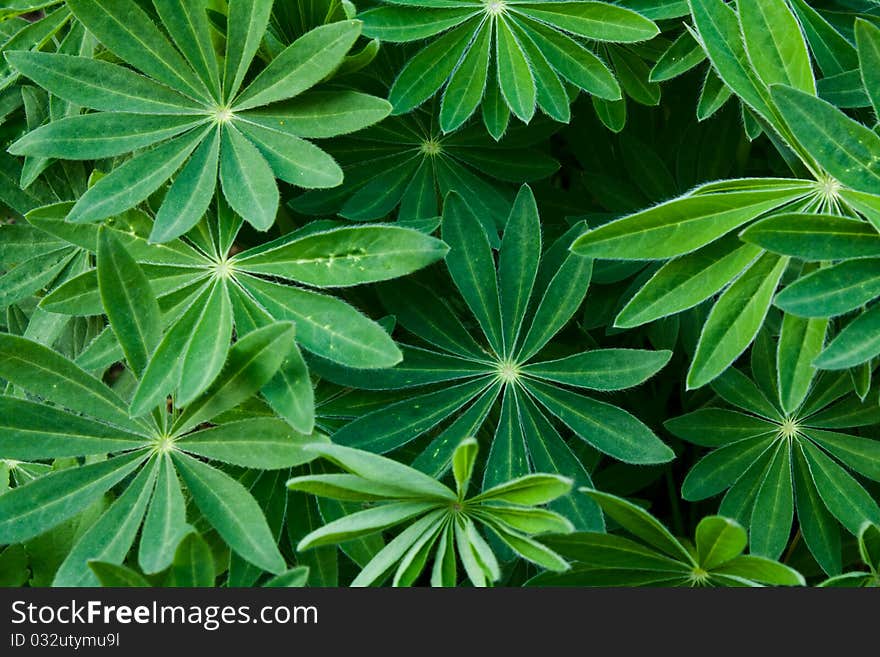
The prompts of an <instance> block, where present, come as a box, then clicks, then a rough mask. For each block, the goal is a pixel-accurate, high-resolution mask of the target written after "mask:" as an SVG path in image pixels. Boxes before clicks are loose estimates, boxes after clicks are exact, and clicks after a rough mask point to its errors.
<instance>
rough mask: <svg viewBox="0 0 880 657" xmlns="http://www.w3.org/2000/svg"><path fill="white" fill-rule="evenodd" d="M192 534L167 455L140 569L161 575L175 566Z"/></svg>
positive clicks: (148, 521)
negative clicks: (179, 548)
mask: <svg viewBox="0 0 880 657" xmlns="http://www.w3.org/2000/svg"><path fill="white" fill-rule="evenodd" d="M189 531H190V526H189V525H187V524H186V502H185V500H184V498H183V491H182V490H181V489H180V481H179V480H178V478H177V473H176V472H175V470H174V464H173V463H172V462H171V457H170V456H169V455H168V454H167V453H165V454H163V455H162V456H161V458H160V459H159V472H158V474H157V476H156V488H155V491H154V492H153V498H152V500H150V507H149V509H147V517H146V518H145V519H144V527H143V530H142V531H141V542H140V547H139V549H138V565H139V566H140V567H141V570H143V571H144V572H145V573H149V574H152V573H158V572H160V571H163V570H165V569H166V568H167V567H168V566H170V565H171V562H172V561H173V559H174V551H175V550H176V549H177V545H178V544H179V543H180V541H181V539H182V538H183V537H184V536H185V535H186V533H187V532H189Z"/></svg>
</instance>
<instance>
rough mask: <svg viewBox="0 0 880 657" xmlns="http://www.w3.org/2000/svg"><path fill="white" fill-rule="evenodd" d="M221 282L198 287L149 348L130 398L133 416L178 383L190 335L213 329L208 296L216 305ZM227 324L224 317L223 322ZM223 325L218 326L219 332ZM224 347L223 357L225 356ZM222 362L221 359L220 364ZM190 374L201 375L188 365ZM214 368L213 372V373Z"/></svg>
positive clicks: (137, 415) (148, 406)
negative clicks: (152, 346) (154, 343)
mask: <svg viewBox="0 0 880 657" xmlns="http://www.w3.org/2000/svg"><path fill="white" fill-rule="evenodd" d="M218 288H222V285H218V284H216V283H215V284H208V285H206V286H205V287H204V288H202V289H201V290H200V291H199V292H198V293H197V294H196V295H195V296H194V298H193V302H192V304H191V305H190V307H189V308H187V309H186V310H185V311H184V313H183V314H182V315H181V316H180V317H179V318H178V319H177V320H176V322H175V323H174V325H173V326H171V327H170V328H169V329H168V330H167V331H166V332H165V335H164V336H162V339H161V340H160V341H159V344H158V345H157V346H156V348H155V349H154V350H153V351H152V354H151V355H150V360H149V363H147V367H146V369H145V370H144V372H143V374H142V376H141V377H140V381H139V383H138V385H137V387H136V388H135V390H134V394H133V396H132V400H131V414H132V416H134V417H140V416H141V415H144V414H146V413H147V412H149V411H150V410H151V409H153V408H155V407H157V406H159V405H161V404H162V403H163V401H164V400H165V398H166V397H167V396H168V394H169V393H171V392H173V391H174V390H175V388H176V387H177V386H178V384H179V382H180V369H181V363H182V361H183V357H184V356H185V355H186V354H187V352H188V351H189V345H190V344H191V342H192V340H193V338H194V337H195V336H196V335H198V334H199V333H203V332H205V331H206V330H210V329H215V328H216V327H215V326H214V325H213V322H212V321H211V320H212V317H211V316H210V315H206V312H205V311H206V310H207V309H208V306H209V304H208V303H207V302H208V301H209V299H214V305H215V306H216V305H217V299H216V297H218V296H219V295H221V294H222V293H223V292H222V289H221V290H219V291H218ZM228 324H229V322H228V318H227V325H228ZM199 328H200V329H201V330H199ZM226 328H227V327H226V326H222V325H221V330H220V333H222V332H223V329H226ZM226 332H227V337H226V347H228V344H229V336H230V335H231V327H229V328H228V329H227V331H226ZM225 355H226V353H225V348H224V353H223V357H225ZM220 364H221V365H222V361H221V363H220ZM190 368H191V370H192V369H194V370H195V372H191V374H190V376H192V374H198V375H201V372H200V371H198V368H197V367H196V366H195V365H193V364H192V363H191V364H190ZM216 373H217V372H216V371H215V375H216Z"/></svg>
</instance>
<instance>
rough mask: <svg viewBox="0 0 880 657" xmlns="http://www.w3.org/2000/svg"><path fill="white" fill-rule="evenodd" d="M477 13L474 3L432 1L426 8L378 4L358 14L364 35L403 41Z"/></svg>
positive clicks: (425, 34) (426, 36)
mask: <svg viewBox="0 0 880 657" xmlns="http://www.w3.org/2000/svg"><path fill="white" fill-rule="evenodd" d="M404 4H405V3H404ZM479 13H480V7H478V6H474V5H471V6H470V7H460V6H456V3H448V4H445V5H443V4H440V5H433V6H431V8H430V11H425V10H423V9H421V8H420V7H419V6H403V7H401V6H392V7H378V8H376V9H370V10H368V11H365V12H364V13H362V14H358V18H361V19H362V20H363V21H364V36H367V37H370V38H371V39H379V40H380V41H388V42H391V43H404V42H407V41H419V40H421V39H426V38H428V37H431V36H434V35H435V34H439V33H440V32H443V31H445V30H448V29H449V28H450V27H455V26H456V25H458V24H460V23H463V22H464V21H466V20H467V19H468V18H471V17H472V16H476V15H477V14H479Z"/></svg>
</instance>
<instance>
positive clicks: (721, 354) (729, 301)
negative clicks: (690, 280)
mask: <svg viewBox="0 0 880 657" xmlns="http://www.w3.org/2000/svg"><path fill="white" fill-rule="evenodd" d="M787 266H788V259H787V258H781V257H779V256H777V255H773V254H765V255H763V256H761V258H760V259H759V260H757V261H756V262H755V263H754V264H752V265H751V266H750V267H749V268H748V269H746V271H745V272H744V273H743V274H742V275H741V276H740V277H739V278H738V279H737V280H736V281H734V282H733V284H732V285H731V286H730V287H729V288H727V290H726V291H725V292H724V293H723V294H722V295H721V296H720V297H719V298H718V302H717V303H716V304H715V306H714V307H713V308H712V311H711V312H710V313H709V317H708V318H707V319H706V324H705V325H704V326H703V330H702V333H701V334H700V341H699V344H698V345H697V351H696V354H694V360H693V363H691V367H690V370H689V371H688V377H687V386H688V388H689V389H691V390H693V389H695V388H700V387H702V386H704V385H706V384H707V383H709V382H710V381H712V380H713V379H715V378H717V377H718V376H719V375H720V374H721V373H722V372H724V370H726V369H727V368H728V367H729V366H730V365H731V363H733V361H735V360H736V359H737V357H738V356H739V355H740V354H741V353H742V352H743V351H745V350H746V349H747V348H748V346H749V344H751V342H752V340H753V339H754V338H755V336H756V335H757V334H758V331H759V330H760V328H761V325H762V324H763V323H764V318H765V317H766V316H767V311H768V310H769V309H770V302H771V301H772V299H773V294H774V292H775V291H776V286H777V284H778V283H779V279H780V278H781V277H782V274H783V272H785V268H786V267H787Z"/></svg>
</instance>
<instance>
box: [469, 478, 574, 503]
mask: <svg viewBox="0 0 880 657" xmlns="http://www.w3.org/2000/svg"><path fill="white" fill-rule="evenodd" d="M571 485H572V482H571V479H568V478H566V477H562V476H560V475H550V474H532V475H526V476H524V477H519V478H517V479H514V480H512V481H506V482H504V483H503V484H498V485H497V486H494V487H492V488H490V489H488V490H484V491H483V492H482V493H480V494H479V495H477V496H476V497H472V498H471V499H470V501H471V502H474V503H476V502H507V503H508V504H516V505H519V506H538V505H541V504H547V503H548V502H552V501H553V500H556V499H558V498H560V497H562V496H563V495H566V494H567V493H569V492H570V491H571Z"/></svg>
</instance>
